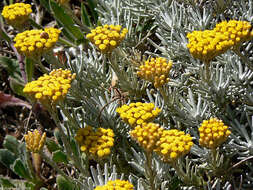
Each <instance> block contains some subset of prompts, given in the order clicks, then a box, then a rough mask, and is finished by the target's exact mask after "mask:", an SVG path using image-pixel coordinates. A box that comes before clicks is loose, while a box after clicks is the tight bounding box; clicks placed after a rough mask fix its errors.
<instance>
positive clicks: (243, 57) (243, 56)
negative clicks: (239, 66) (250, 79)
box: [232, 47, 253, 71]
mask: <svg viewBox="0 0 253 190" xmlns="http://www.w3.org/2000/svg"><path fill="white" fill-rule="evenodd" d="M232 50H233V52H234V53H235V54H236V55H238V56H239V57H240V58H241V59H242V61H243V62H244V63H245V64H246V65H247V67H248V68H249V69H250V70H252V71H253V64H252V62H251V61H250V60H249V59H248V58H247V57H246V56H245V55H243V54H242V53H241V52H240V49H239V47H235V48H233V49H232Z"/></svg>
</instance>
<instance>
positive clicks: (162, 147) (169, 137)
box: [154, 129, 193, 162]
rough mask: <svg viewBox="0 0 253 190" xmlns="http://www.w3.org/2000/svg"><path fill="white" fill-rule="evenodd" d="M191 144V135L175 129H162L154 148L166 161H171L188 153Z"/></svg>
mask: <svg viewBox="0 0 253 190" xmlns="http://www.w3.org/2000/svg"><path fill="white" fill-rule="evenodd" d="M192 145H193V142H192V137H191V136H190V135H189V134H187V135H186V134H185V133H184V132H183V131H179V130H177V129H171V130H163V133H162V135H161V137H160V139H159V141H158V142H157V143H156V149H155V150H154V151H155V152H156V153H157V154H158V155H160V156H161V157H162V159H163V160H164V161H166V162H173V161H175V160H176V159H178V158H179V157H181V156H184V155H185V154H188V153H189V151H190V149H191V147H192Z"/></svg>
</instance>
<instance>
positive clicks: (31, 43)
mask: <svg viewBox="0 0 253 190" xmlns="http://www.w3.org/2000/svg"><path fill="white" fill-rule="evenodd" d="M60 32H61V30H59V29H56V28H45V30H37V29H34V30H27V31H24V32H22V33H19V34H17V35H16V37H15V38H14V41H15V44H14V46H15V48H17V50H18V52H19V53H20V54H22V55H26V56H29V57H37V56H40V55H41V54H42V53H45V52H47V51H49V50H51V49H52V48H53V46H54V45H55V43H56V42H57V41H58V38H59V34H60Z"/></svg>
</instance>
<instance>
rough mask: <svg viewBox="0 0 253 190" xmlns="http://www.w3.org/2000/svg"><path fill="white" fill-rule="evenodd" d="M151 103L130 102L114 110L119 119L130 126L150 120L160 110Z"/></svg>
mask: <svg viewBox="0 0 253 190" xmlns="http://www.w3.org/2000/svg"><path fill="white" fill-rule="evenodd" d="M154 108H155V105H154V104H153V103H141V102H136V103H131V104H129V105H123V106H121V107H119V108H117V110H116V112H118V113H119V114H120V117H121V119H123V121H124V122H126V123H127V124H129V125H130V126H131V127H135V126H136V125H141V124H143V123H146V122H151V121H152V120H154V119H155V117H156V116H157V115H158V114H159V113H160V112H161V110H160V109H159V108H155V109H154Z"/></svg>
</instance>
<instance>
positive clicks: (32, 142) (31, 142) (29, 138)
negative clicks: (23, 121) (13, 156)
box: [24, 129, 46, 153]
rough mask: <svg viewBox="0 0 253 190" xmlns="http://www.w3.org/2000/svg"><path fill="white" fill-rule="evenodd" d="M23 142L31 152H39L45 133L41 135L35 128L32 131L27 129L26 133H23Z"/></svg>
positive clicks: (44, 139)
mask: <svg viewBox="0 0 253 190" xmlns="http://www.w3.org/2000/svg"><path fill="white" fill-rule="evenodd" d="M24 137H25V142H26V148H27V149H28V150H29V151H31V152H33V153H36V152H39V151H40V150H41V149H42V148H43V146H44V144H45V141H46V133H43V135H42V136H41V134H40V132H39V131H38V130H37V129H36V130H34V131H33V132H31V131H29V132H28V134H27V135H24Z"/></svg>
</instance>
